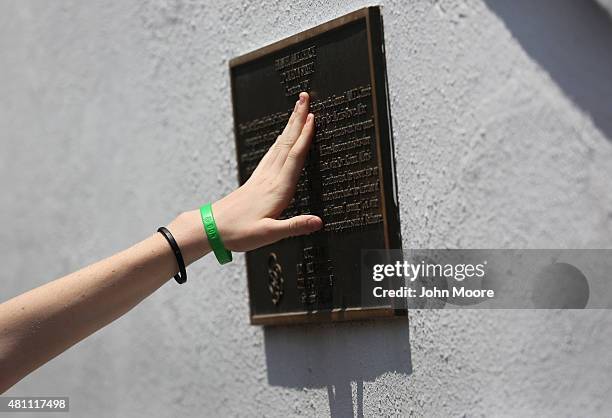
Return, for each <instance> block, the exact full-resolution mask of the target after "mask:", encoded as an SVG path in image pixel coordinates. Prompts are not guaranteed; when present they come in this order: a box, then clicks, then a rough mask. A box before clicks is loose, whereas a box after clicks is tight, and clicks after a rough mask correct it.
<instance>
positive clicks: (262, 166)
mask: <svg viewBox="0 0 612 418" xmlns="http://www.w3.org/2000/svg"><path fill="white" fill-rule="evenodd" d="M299 105H300V101H299V100H297V101H296V102H295V106H293V112H291V116H290V117H289V121H288V122H287V125H285V129H284V130H283V133H282V134H280V135H279V137H278V138H277V140H276V142H274V143H273V144H272V146H271V147H270V148H269V149H268V151H267V152H266V153H265V155H264V156H263V158H262V159H261V160H260V161H259V164H257V167H256V168H255V170H254V171H253V174H252V175H251V177H255V176H257V175H258V174H259V173H261V172H262V171H265V170H267V169H268V168H269V167H270V166H271V164H272V163H273V162H274V160H275V159H276V156H277V154H278V151H279V144H278V142H279V138H282V137H283V135H285V134H286V132H287V131H288V128H289V127H290V126H291V125H292V124H293V121H294V120H295V117H296V114H297V110H298V107H299Z"/></svg>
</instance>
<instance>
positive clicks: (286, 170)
mask: <svg viewBox="0 0 612 418" xmlns="http://www.w3.org/2000/svg"><path fill="white" fill-rule="evenodd" d="M313 134H314V115H313V114H312V113H309V114H308V117H307V118H306V123H305V124H304V127H303V129H302V132H301V134H300V136H299V137H298V139H297V141H295V144H294V145H293V147H292V148H291V150H290V151H289V153H288V154H287V158H286V159H285V164H284V165H283V168H282V169H281V175H280V177H281V179H282V181H283V182H286V183H285V184H287V185H289V186H294V185H295V184H296V183H297V182H298V180H299V178H300V174H301V172H302V168H303V167H304V161H305V160H306V156H307V155H308V149H309V148H310V144H311V142H312V137H313Z"/></svg>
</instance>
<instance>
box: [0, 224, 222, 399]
mask: <svg viewBox="0 0 612 418" xmlns="http://www.w3.org/2000/svg"><path fill="white" fill-rule="evenodd" d="M198 222H199V220H198V219H197V214H196V213H193V212H188V213H185V214H183V215H181V216H179V217H178V218H177V219H176V220H175V221H174V222H172V223H171V224H170V225H169V226H168V229H170V231H171V232H172V233H173V235H174V237H175V239H176V240H177V242H178V244H179V246H180V248H181V250H182V253H183V256H184V258H185V262H186V264H189V263H191V262H193V261H195V260H196V259H198V258H199V257H202V256H203V255H205V254H206V253H207V252H208V251H210V249H209V248H208V244H207V241H206V239H205V236H204V231H203V228H202V225H201V223H198ZM177 271H178V266H177V262H176V259H175V257H174V254H173V253H172V250H171V248H170V246H169V245H168V242H167V241H166V240H165V238H164V237H163V236H162V235H161V234H158V233H157V234H154V235H152V236H150V237H149V238H147V239H145V240H143V241H141V242H139V243H138V244H136V245H134V246H132V247H130V248H129V249H127V250H124V251H122V252H120V253H117V254H115V255H113V256H111V257H109V258H106V259H104V260H102V261H99V262H97V263H95V264H92V265H90V266H88V267H85V268H83V269H82V270H79V271H77V272H75V273H72V274H69V275H67V276H65V277H62V278H60V279H57V280H55V281H52V282H50V283H47V284H45V285H43V286H41V287H38V288H36V289H33V290H31V291H29V292H26V293H24V294H22V295H19V296H17V297H15V298H13V299H11V300H9V301H7V302H5V303H3V304H1V305H0V393H1V392H3V391H5V390H6V389H8V388H9V387H10V386H12V385H13V384H15V383H16V382H17V381H19V380H20V379H21V378H23V377H24V376H26V375H27V374H28V373H30V372H31V371H33V370H35V369H36V368H38V367H39V366H40V365H42V364H44V363H45V362H47V361H49V360H50V359H51V358H53V357H55V356H57V355H58V354H60V353H61V352H63V351H64V350H66V349H68V348H69V347H71V346H72V345H74V344H76V343H77V342H79V341H80V340H82V339H83V338H85V337H87V336H88V335H90V334H92V333H94V332H96V331H97V330H98V329H100V328H102V327H104V326H105V325H107V324H108V323H110V322H112V321H114V320H115V319H117V318H118V317H120V316H121V315H123V314H124V313H125V312H127V311H129V310H130V309H131V308H133V307H134V306H136V305H137V304H138V303H139V302H140V301H142V300H143V299H144V298H146V297H147V296H149V295H150V294H151V293H153V292H154V291H155V290H157V289H158V288H159V287H160V286H162V285H163V284H164V283H166V282H167V281H168V280H169V279H171V278H172V277H173V276H174V275H175V274H176V273H177Z"/></svg>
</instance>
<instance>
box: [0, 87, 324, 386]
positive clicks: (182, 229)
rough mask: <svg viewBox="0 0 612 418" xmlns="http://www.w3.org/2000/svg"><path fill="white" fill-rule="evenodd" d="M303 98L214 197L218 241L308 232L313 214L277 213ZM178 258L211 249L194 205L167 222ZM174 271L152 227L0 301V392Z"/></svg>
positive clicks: (286, 192)
mask: <svg viewBox="0 0 612 418" xmlns="http://www.w3.org/2000/svg"><path fill="white" fill-rule="evenodd" d="M308 104H309V98H308V95H307V94H306V93H301V94H300V100H299V101H298V102H296V106H295V108H294V111H293V113H292V115H291V117H290V118H289V122H288V123H287V126H286V127H285V129H284V131H283V133H282V134H281V135H280V136H279V137H278V139H277V140H276V142H275V143H274V145H273V146H272V147H270V149H269V150H268V152H267V153H266V154H265V155H264V157H263V158H262V160H261V162H260V163H259V165H258V166H257V168H256V170H255V171H254V172H253V175H252V176H251V177H250V178H249V180H248V181H247V182H246V183H245V184H244V185H243V186H241V187H240V188H238V189H237V190H235V191H234V192H232V193H231V194H229V195H227V196H226V197H224V198H223V199H221V200H219V201H218V202H215V203H214V204H213V213H214V215H215V220H216V223H217V227H218V230H219V234H220V235H221V237H222V238H223V242H224V244H225V246H226V247H227V248H228V249H229V250H234V251H248V250H251V249H254V248H258V247H261V246H263V245H267V244H270V243H273V242H275V241H278V240H280V239H283V238H286V237H289V236H294V235H301V234H307V233H311V232H314V231H316V230H318V229H320V228H321V226H322V221H321V219H319V218H318V217H316V216H313V215H301V216H297V217H294V218H291V219H286V220H277V219H276V218H277V217H278V216H279V215H280V214H281V212H282V211H283V209H284V208H286V207H287V205H288V204H289V202H290V200H291V198H292V196H293V194H294V192H295V186H296V183H297V181H298V179H299V176H300V173H301V170H302V167H303V165H304V160H305V158H306V155H307V153H308V148H309V147H310V143H311V141H312V136H313V132H314V120H313V116H312V115H311V114H309V113H308ZM168 229H169V230H170V231H171V233H172V235H173V236H174V238H175V239H176V241H177V243H178V245H179V247H180V248H181V252H182V254H183V258H184V260H185V264H186V265H189V264H191V263H193V262H194V261H196V260H197V259H199V258H201V257H203V256H204V255H206V254H207V253H209V252H210V246H209V244H208V241H207V238H206V235H205V233H204V229H203V226H202V221H201V219H200V214H199V211H198V210H193V211H189V212H185V213H183V214H181V215H179V216H178V217H177V218H176V219H175V220H174V221H172V222H171V223H170V225H168ZM177 271H178V266H177V264H176V260H175V258H174V255H173V253H172V250H171V248H170V246H169V245H168V242H167V241H166V240H165V239H164V237H163V236H162V235H161V234H154V235H152V236H150V237H148V238H147V239H145V240H144V241H141V242H139V243H138V244H136V245H134V246H133V247H131V248H128V249H127V250H124V251H122V252H120V253H118V254H115V255H113V256H111V257H109V258H107V259H104V260H102V261H99V262H97V263H95V264H92V265H90V266H88V267H85V268H83V269H82V270H79V271H77V272H75V273H72V274H69V275H67V276H65V277H62V278H60V279H57V280H55V281H52V282H49V283H47V284H45V285H43V286H40V287H38V288H35V289H33V290H30V291H29V292H26V293H24V294H22V295H19V296H17V297H15V298H13V299H11V300H9V301H7V302H4V303H3V304H1V305H0V393H2V392H4V391H6V390H7V389H8V388H10V387H11V386H12V385H14V384H15V383H17V382H18V381H19V380H21V379H22V378H23V377H25V376H26V375H27V374H29V373H30V372H32V371H33V370H35V369H36V368H38V367H40V366H41V365H43V364H44V363H46V362H47V361H49V360H51V359H52V358H54V357H55V356H57V355H58V354H60V353H61V352H63V351H65V350H66V349H68V348H70V347H71V346H72V345H74V344H76V343H77V342H79V341H81V340H82V339H83V338H85V337H87V336H89V335H91V334H93V333H94V332H96V331H97V330H99V329H100V328H102V327H104V326H105V325H107V324H109V323H110V322H112V321H114V320H115V319H117V318H118V317H120V316H121V315H123V314H124V313H126V312H127V311H129V310H130V309H132V308H133V307H134V306H136V305H137V304H138V303H139V302H140V301H142V300H143V299H144V298H146V297H147V296H149V295H150V294H151V293H153V292H154V291H155V290H157V289H158V288H159V287H160V286H161V285H163V284H164V283H166V282H167V281H168V280H169V279H170V278H172V277H173V276H174V275H175V274H176V273H177Z"/></svg>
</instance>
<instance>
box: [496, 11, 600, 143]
mask: <svg viewBox="0 0 612 418" xmlns="http://www.w3.org/2000/svg"><path fill="white" fill-rule="evenodd" d="M485 2H486V4H487V5H488V7H489V8H490V9H491V10H492V11H493V12H494V13H495V14H497V16H498V17H499V18H500V19H501V20H503V21H504V23H505V25H506V27H507V28H508V30H510V32H512V34H513V36H514V37H515V38H516V39H517V40H518V41H519V42H520V44H521V45H522V47H523V49H524V50H525V52H527V54H529V55H530V56H531V57H532V58H533V59H535V60H536V61H537V62H538V63H539V64H540V66H541V67H542V69H544V70H545V71H546V72H548V73H549V74H550V76H551V78H552V79H553V80H554V81H555V82H556V83H557V85H558V86H559V87H560V88H561V89H562V90H563V91H564V92H565V94H566V95H567V96H568V97H569V98H570V99H571V100H572V101H573V102H574V103H575V104H576V105H577V106H578V107H580V108H581V109H582V110H583V111H584V112H585V113H587V114H589V115H590V116H591V118H592V120H593V122H594V123H595V125H596V126H597V127H598V128H599V130H600V131H601V132H602V133H603V134H604V135H605V136H606V137H607V138H608V140H610V141H612V18H611V16H610V15H609V14H608V12H607V11H606V10H605V9H604V8H603V7H602V6H601V5H599V4H598V3H597V2H595V1H594V0H587V1H576V0H540V1H533V0H515V1H507V0H485Z"/></svg>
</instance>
